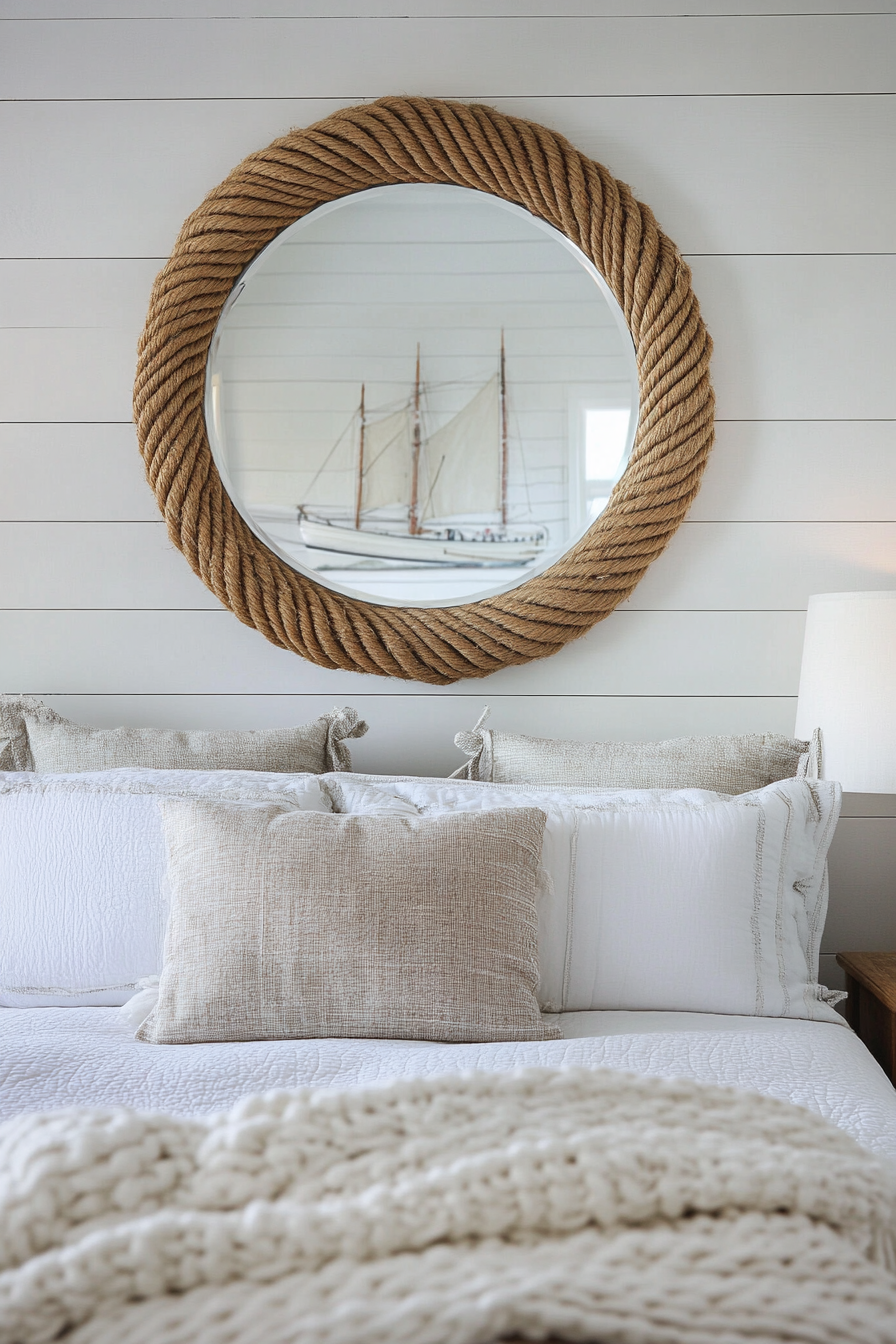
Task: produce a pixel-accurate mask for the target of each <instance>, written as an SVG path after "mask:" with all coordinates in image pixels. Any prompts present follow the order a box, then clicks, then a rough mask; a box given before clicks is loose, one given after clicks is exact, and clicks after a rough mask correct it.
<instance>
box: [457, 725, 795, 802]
mask: <svg viewBox="0 0 896 1344" xmlns="http://www.w3.org/2000/svg"><path fill="white" fill-rule="evenodd" d="M481 723H482V719H480V721H479V723H478V724H477V725H476V727H475V728H474V729H473V731H472V732H471V733H458V734H457V736H456V737H455V739H454V741H455V745H456V746H458V747H460V749H461V751H464V752H466V754H467V755H468V756H469V757H470V760H469V761H468V762H467V764H466V765H465V766H463V767H462V768H461V769H460V770H458V771H457V772H456V776H461V777H463V778H465V779H475V780H481V781H484V782H486V783H492V784H552V785H564V784H576V785H579V786H583V785H584V786H585V787H588V788H593V789H711V790H712V791H713V792H714V793H729V794H737V793H751V792H752V791H753V790H754V789H764V788H765V787H766V786H767V785H769V784H774V783H776V782H777V781H778V780H780V779H792V778H793V777H794V776H805V775H807V774H808V775H809V776H810V777H813V778H817V777H818V769H817V754H818V743H817V742H816V741H815V739H813V742H811V743H810V742H802V741H798V740H796V739H794V738H790V737H784V736H783V735H782V734H781V733H736V734H733V735H731V736H727V737H675V738H669V739H668V740H667V741H665V742H565V741H562V740H560V739H556V738H547V737H525V736H523V735H522V734H520V733H495V732H492V731H491V730H490V729H488V728H482V727H481V726H480V725H481Z"/></svg>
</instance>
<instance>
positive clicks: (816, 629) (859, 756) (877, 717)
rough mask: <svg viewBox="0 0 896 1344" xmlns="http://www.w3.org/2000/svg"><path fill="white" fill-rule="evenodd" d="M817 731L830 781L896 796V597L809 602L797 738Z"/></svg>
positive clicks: (836, 596)
mask: <svg viewBox="0 0 896 1344" xmlns="http://www.w3.org/2000/svg"><path fill="white" fill-rule="evenodd" d="M815 728H821V733H822V751H823V774H824V777H825V779H836V780H839V782H840V783H841V784H842V785H843V787H844V789H847V790H849V791H850V792H853V793H896V592H886V593H819V594H817V595H816V596H815V597H810V598H809V610H808V614H807V618H806V638H805V643H804V645H803V666H802V671H801V673H800V695H799V703H798V705H797V711H796V735H797V737H803V738H807V737H809V736H810V735H811V733H812V731H813V729H815Z"/></svg>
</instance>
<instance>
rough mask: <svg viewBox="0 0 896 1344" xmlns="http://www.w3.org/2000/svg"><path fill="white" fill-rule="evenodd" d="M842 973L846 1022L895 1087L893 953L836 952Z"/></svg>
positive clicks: (895, 976) (895, 955) (895, 968)
mask: <svg viewBox="0 0 896 1344" xmlns="http://www.w3.org/2000/svg"><path fill="white" fill-rule="evenodd" d="M837 963H838V965H840V966H842V967H843V969H844V971H845V972H846V988H847V990H848V991H849V998H848V999H847V1000H846V1004H845V1005H844V1006H845V1009H846V1020H847V1022H848V1023H849V1025H850V1026H851V1027H852V1029H853V1031H855V1032H856V1034H857V1035H858V1037H859V1039H860V1040H862V1041H864V1043H865V1044H866V1045H867V1047H868V1049H869V1050H870V1051H871V1053H872V1055H873V1056H874V1058H875V1059H876V1060H877V1062H878V1064H879V1065H880V1066H881V1068H882V1069H883V1070H884V1072H885V1073H886V1075H887V1077H888V1078H889V1080H890V1082H891V1083H894V1084H896V952H838V953H837Z"/></svg>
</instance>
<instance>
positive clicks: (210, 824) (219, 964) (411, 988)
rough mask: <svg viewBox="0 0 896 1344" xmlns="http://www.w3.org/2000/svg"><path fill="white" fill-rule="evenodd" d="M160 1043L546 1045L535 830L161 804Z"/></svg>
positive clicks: (477, 816) (493, 813)
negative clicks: (165, 905) (164, 904)
mask: <svg viewBox="0 0 896 1344" xmlns="http://www.w3.org/2000/svg"><path fill="white" fill-rule="evenodd" d="M161 812H162V817H163V821H164V826H165V837H166V844H167V850H168V877H169V882H170V885H171V917H170V919H169V923H168V932H167V934H166V938H165V962H164V968H163V970H162V976H161V981H160V985H159V999H158V1003H157V1005H156V1007H155V1009H154V1010H153V1012H152V1013H151V1014H150V1016H149V1017H148V1018H147V1020H146V1021H145V1022H144V1023H143V1025H142V1026H141V1027H140V1030H139V1032H138V1038H139V1039H141V1040H145V1041H150V1042H153V1043H156V1044H168V1045H177V1044H186V1043H190V1042H194V1041H234V1040H280V1039H294V1038H305V1037H325V1036H337V1037H370V1036H378V1037H388V1038H391V1039H396V1038H400V1039H412V1040H428V1041H453V1042H461V1041H517V1040H544V1039H548V1038H551V1037H556V1036H558V1035H559V1032H558V1031H557V1030H556V1028H553V1027H551V1026H549V1025H547V1024H546V1023H545V1022H544V1020H543V1019H542V1016H541V1013H540V1011H539V1007H538V1003H537V1000H536V998H535V986H536V983H537V980H538V948H537V920H536V911H535V894H536V886H537V881H538V873H539V867H540V862H541V848H542V837H543V832H544V824H545V818H544V813H543V812H541V811H540V810H538V809H537V808H505V809H495V810H490V811H487V812H479V813H464V812H451V813H445V814H442V815H440V816H437V817H429V818H422V817H407V816H399V815H387V816H377V817H369V816H338V817H337V816H322V815H319V814H312V813H304V812H297V811H295V810H288V809H286V808H284V807H283V806H282V805H278V804H277V803H267V804H263V805H259V806H253V807H247V806H246V805H245V804H240V803H227V802H212V801H210V800H202V801H198V800H194V801H186V800H182V799H178V800H173V799H172V800H166V801H164V802H162V803H161Z"/></svg>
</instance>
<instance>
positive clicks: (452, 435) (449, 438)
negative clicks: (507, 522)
mask: <svg viewBox="0 0 896 1344" xmlns="http://www.w3.org/2000/svg"><path fill="white" fill-rule="evenodd" d="M500 444H501V418H500V405H499V398H498V379H497V377H495V378H492V380H491V381H490V382H488V383H486V385H485V387H484V388H483V389H482V391H481V392H478V393H477V394H476V396H475V397H474V398H473V400H472V401H471V402H469V404H468V405H466V406H465V407H464V408H463V410H462V411H459V412H458V414H457V415H455V416H454V417H453V419H451V420H449V421H448V424H447V425H445V426H443V428H442V429H437V430H436V432H435V433H434V434H431V435H430V436H429V439H428V440H427V443H426V447H425V449H424V458H425V462H424V471H423V473H421V474H422V476H423V482H422V489H421V491H420V515H421V517H422V518H456V517H461V516H464V515H468V514H482V513H498V512H500V509H501V449H500Z"/></svg>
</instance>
